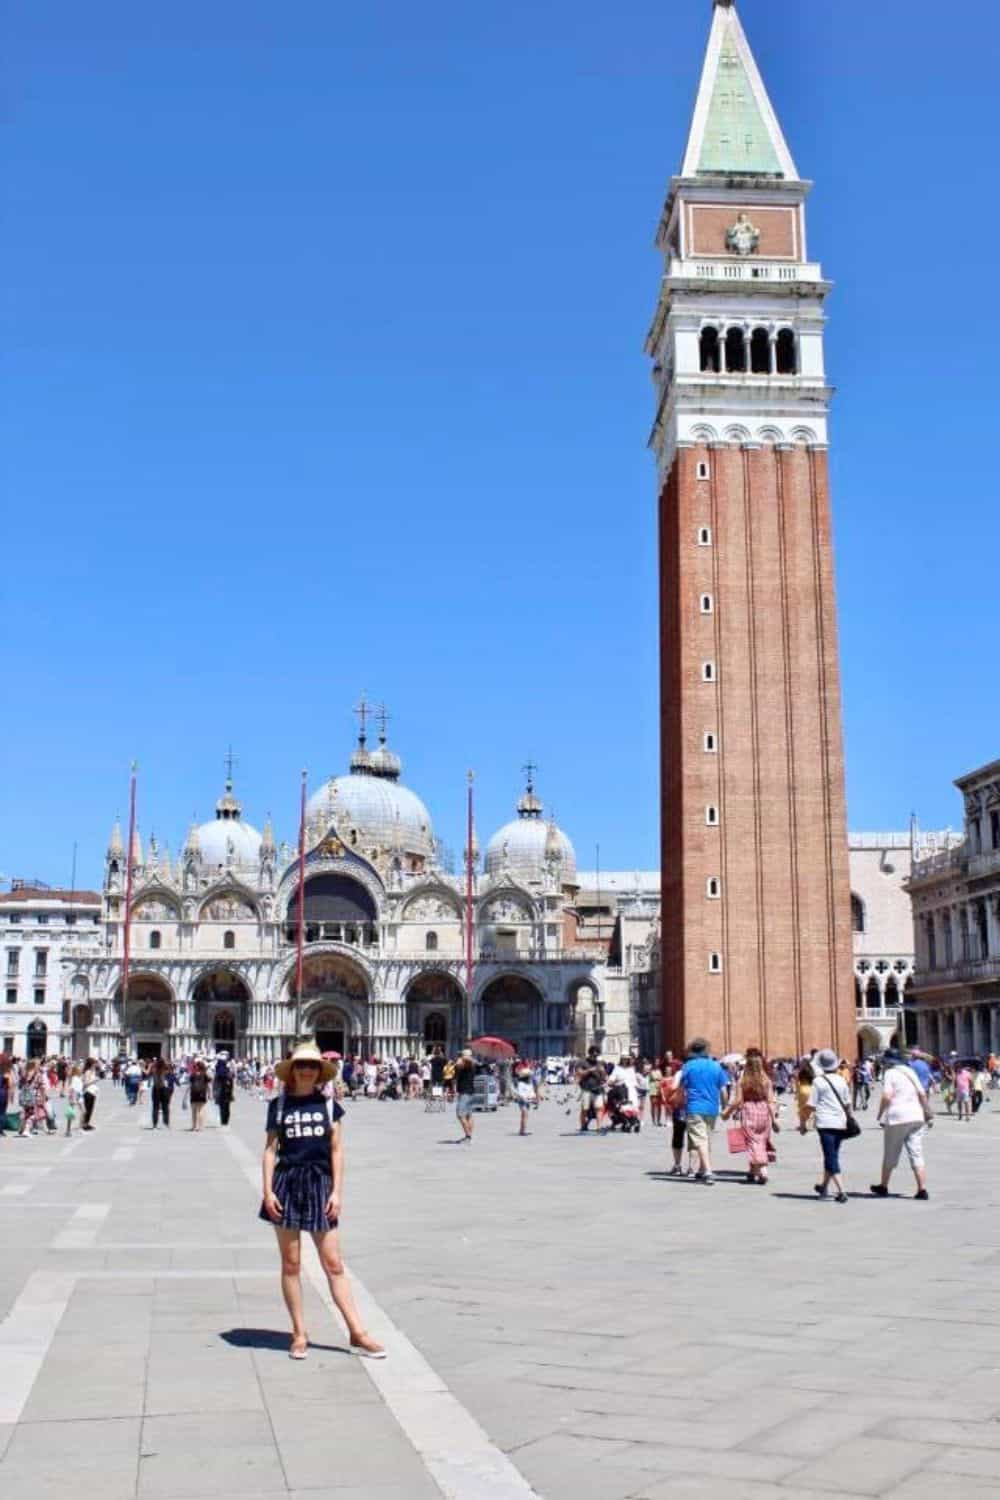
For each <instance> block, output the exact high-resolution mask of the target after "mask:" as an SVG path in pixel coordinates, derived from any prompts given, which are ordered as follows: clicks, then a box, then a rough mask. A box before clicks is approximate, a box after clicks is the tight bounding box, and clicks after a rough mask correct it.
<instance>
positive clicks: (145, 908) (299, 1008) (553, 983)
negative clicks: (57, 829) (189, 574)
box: [63, 732, 630, 1060]
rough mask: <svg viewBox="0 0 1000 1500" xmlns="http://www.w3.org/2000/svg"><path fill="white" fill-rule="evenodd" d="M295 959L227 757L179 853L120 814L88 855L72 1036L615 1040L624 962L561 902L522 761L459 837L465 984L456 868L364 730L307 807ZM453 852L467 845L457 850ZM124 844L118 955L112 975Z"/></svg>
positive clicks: (389, 1046)
mask: <svg viewBox="0 0 1000 1500" xmlns="http://www.w3.org/2000/svg"><path fill="white" fill-rule="evenodd" d="M304 842H305V878H304V883H303V887H302V889H303V892H304V897H303V901H304V910H303V912H302V914H301V919H302V925H303V929H304V931H303V937H304V962H303V973H302V985H301V993H299V989H298V984H297V950H298V936H299V925H300V912H299V899H300V895H299V887H300V871H299V851H298V849H296V848H293V847H292V846H290V845H288V844H280V845H279V844H277V843H276V841H275V837H274V833H273V830H272V827H271V823H270V820H268V821H267V822H266V823H265V826H264V828H263V830H262V831H258V830H257V829H256V828H255V827H253V826H252V825H251V824H250V823H249V822H247V821H246V820H245V819H244V816H243V808H242V805H241V803H240V801H239V799H238V798H237V796H236V795H235V792H234V787H233V781H232V776H231V772H230V775H229V777H228V778H227V781H226V785H225V788H224V791H223V794H222V796H221V797H220V798H219V801H218V803H217V804H216V811H215V817H214V819H212V820H211V821H210V822H208V823H203V824H201V825H193V826H192V827H191V829H190V830H189V832H188V834H187V837H186V839H185V841H184V845H183V849H182V851H181V853H180V856H179V857H178V858H171V857H170V855H169V854H168V853H167V852H166V851H165V850H162V849H161V848H159V847H158V846H157V843H156V841H155V839H152V838H150V839H149V840H148V842H147V843H146V844H145V846H144V845H143V841H142V839H141V837H140V836H139V834H138V832H137V833H136V835H135V837H134V840H133V844H132V848H131V850H130V851H129V853H130V856H131V858H130V859H129V858H128V857H127V854H126V849H125V844H124V842H123V839H122V835H121V830H120V828H119V827H118V825H116V826H115V829H114V831H113V833H112V836H111V840H110V843H109V846H108V850H107V854H106V857H105V878H104V884H103V890H102V893H101V900H102V922H101V925H102V928H103V941H102V943H101V945H100V948H99V950H98V951H93V950H91V951H88V952H83V951H79V952H72V951H71V952H70V953H69V954H68V955H67V957H66V958H65V959H64V962H63V984H64V994H65V996H66V1009H67V1011H68V1012H69V1015H70V1017H71V1020H72V1025H73V1028H74V1036H81V1037H85V1038H86V1041H87V1046H88V1050H89V1051H91V1052H93V1053H94V1054H95V1055H100V1056H103V1057H112V1056H115V1055H117V1054H119V1053H122V1052H124V1053H129V1054H137V1055H139V1056H158V1055H163V1056H179V1055H183V1054H189V1053H194V1052H203V1051H212V1050H215V1049H217V1048H223V1047H224V1048H226V1049H228V1050H230V1051H232V1052H234V1053H235V1054H237V1055H240V1056H252V1057H257V1058H261V1059H268V1060H270V1059H275V1058H279V1057H281V1056H282V1055H283V1054H284V1053H285V1052H286V1051H287V1050H288V1048H289V1047H290V1046H291V1044H292V1043H293V1041H294V1040H295V1039H296V1038H298V1037H302V1036H308V1037H315V1039H316V1040H317V1042H318V1043H319V1045H320V1046H321V1047H322V1048H323V1049H324V1050H335V1051H338V1052H347V1051H350V1052H364V1053H375V1054H389V1055H406V1054H409V1053H412V1052H415V1051H418V1050H419V1051H423V1050H425V1049H426V1048H427V1047H428V1046H430V1045H432V1044H436V1043H439V1042H440V1043H441V1044H443V1045H444V1046H445V1047H446V1048H447V1049H448V1050H449V1051H452V1052H453V1051H455V1050H456V1049H457V1048H458V1047H459V1046H461V1045H462V1044H463V1042H464V1041H465V1039H466V1038H467V1037H468V1036H470V1035H479V1034H484V1033H485V1034H492V1035H500V1036H503V1037H506V1038H508V1039H509V1040H511V1041H512V1042H513V1043H514V1044H515V1045H516V1046H517V1047H518V1048H519V1049H520V1050H522V1051H523V1052H524V1053H526V1054H530V1055H532V1056H547V1055H562V1054H565V1053H570V1052H578V1051H579V1050H580V1049H581V1048H582V1047H585V1046H587V1045H588V1044H589V1043H590V1042H591V1041H597V1042H598V1043H599V1044H603V1043H604V1042H605V1040H606V1039H607V1038H608V1035H609V1032H610V1033H612V1034H620V1035H621V1037H622V1040H623V1041H624V1040H626V1039H627V1037H628V1034H629V1030H630V1024H629V1018H628V981H627V979H625V978H624V977H623V975H622V974H621V971H620V968H619V967H617V966H615V965H612V964H609V963H608V961H607V944H606V943H605V944H604V945H601V944H599V943H598V944H595V943H593V942H592V941H590V940H589V939H588V938H587V936H586V932H585V927H584V926H583V924H581V923H580V921H579V920H578V913H577V911H576V909H575V906H574V901H575V898H576V896H577V893H578V890H579V883H578V876H577V869H576V856H575V852H574V849H573V845H572V844H571V842H570V840H569V839H568V838H567V836H566V834H565V833H563V832H562V830H561V829H560V828H558V827H557V826H556V824H555V822H554V821H553V820H552V819H551V818H548V819H547V818H546V817H545V815H544V810H543V806H542V803H541V801H540V800H539V798H538V796H537V795H536V792H535V786H534V782H533V778H532V776H531V774H530V773H529V776H528V782H527V786H526V788H525V791H524V793H523V795H522V797H521V798H520V801H519V802H518V803H517V808H516V816H515V817H514V818H513V819H512V821H511V822H509V823H507V824H505V825H504V827H502V828H500V829H499V830H497V832H496V833H495V834H494V835H493V837H492V838H491V839H490V841H489V843H488V845H487V847H486V850H485V856H484V857H483V858H482V860H480V856H479V850H478V848H477V847H476V844H475V842H474V843H473V848H472V862H473V871H472V913H473V922H472V933H473V965H472V970H471V974H472V984H471V989H470V987H469V969H468V966H467V957H466V876H465V872H463V874H462V875H461V876H459V877H456V876H455V875H454V874H452V873H449V871H448V870H447V869H446V868H445V866H444V862H443V861H442V859H441V858H440V857H439V852H438V850H439V846H438V844H437V841H436V840H435V837H434V831H433V826H432V823H431V817H430V814H429V812H428V810H427V808H426V806H425V805H424V803H423V802H422V801H421V799H420V798H419V797H418V796H417V795H416V794H415V793H414V792H413V791H411V790H410V789H409V788H408V787H407V786H406V785H405V784H404V783H403V780H402V767H401V764H400V761H399V758H398V757H397V756H396V755H395V754H394V753H393V751H391V750H390V749H389V747H388V745H387V744H386V742H385V735H384V733H383V735H382V737H381V738H380V741H379V743H378V746H377V748H375V749H370V748H369V747H368V745H367V743H366V737H365V734H364V732H362V734H361V736H360V737H359V742H358V745H357V747H356V749H355V751H354V753H353V755H352V757H351V760H350V766H349V769H348V772H347V774H345V775H338V776H333V777H331V778H330V779H329V780H328V781H327V782H325V784H324V785H323V786H322V787H321V788H320V789H319V790H318V791H317V792H316V793H315V794H314V795H313V796H312V797H311V799H310V800H309V802H308V804H307V807H306V817H305V840H304ZM466 857H467V858H468V855H467V856H466ZM130 863H131V921H130V924H129V938H130V961H129V980H128V986H127V994H125V993H123V989H124V987H123V975H124V944H125V925H126V924H125V914H126V893H127V888H128V873H129V871H128V867H129V864H130Z"/></svg>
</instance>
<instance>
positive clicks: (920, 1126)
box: [882, 1120, 927, 1172]
mask: <svg viewBox="0 0 1000 1500" xmlns="http://www.w3.org/2000/svg"><path fill="white" fill-rule="evenodd" d="M926 1134H927V1126H926V1124H925V1123H924V1122H923V1121H922V1120H910V1121H908V1122H907V1123H906V1124H904V1125H887V1126H886V1127H885V1132H884V1135H883V1138H882V1151H883V1156H882V1167H883V1170H884V1171H886V1172H891V1171H892V1170H893V1168H894V1167H897V1166H898V1165H899V1158H900V1156H901V1155H902V1154H903V1149H904V1147H905V1149H906V1155H907V1157H908V1158H909V1162H910V1166H911V1167H922V1166H923V1164H924V1136H925V1135H926Z"/></svg>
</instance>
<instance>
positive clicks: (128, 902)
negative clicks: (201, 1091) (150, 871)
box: [121, 761, 138, 1036]
mask: <svg viewBox="0 0 1000 1500" xmlns="http://www.w3.org/2000/svg"><path fill="white" fill-rule="evenodd" d="M137 770H138V765H137V763H136V762H135V761H133V762H132V766H131V777H130V780H129V792H128V846H127V850H126V855H125V941H124V949H123V954H122V1028H121V1029H122V1035H123V1036H124V1035H125V1033H126V1030H127V1027H128V977H129V958H130V955H131V947H132V845H133V844H134V842H135V781H136V771H137Z"/></svg>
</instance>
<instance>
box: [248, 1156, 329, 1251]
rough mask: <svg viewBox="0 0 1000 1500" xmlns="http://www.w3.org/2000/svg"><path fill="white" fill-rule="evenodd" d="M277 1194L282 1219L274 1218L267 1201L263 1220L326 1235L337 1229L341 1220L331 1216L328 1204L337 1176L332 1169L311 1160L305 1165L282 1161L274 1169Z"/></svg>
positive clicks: (279, 1226) (262, 1205) (262, 1212)
mask: <svg viewBox="0 0 1000 1500" xmlns="http://www.w3.org/2000/svg"><path fill="white" fill-rule="evenodd" d="M272 1186H273V1190H274V1196H275V1197H276V1198H277V1200H278V1202H279V1203H280V1204H281V1207H282V1214H281V1222H280V1223H277V1221H276V1220H274V1219H272V1218H271V1216H270V1214H269V1213H268V1211H267V1209H266V1208H265V1207H264V1204H263V1202H261V1205H260V1213H259V1214H258V1215H257V1217H258V1218H259V1219H263V1220H264V1222H265V1223H267V1224H274V1226H275V1228H276V1229H304V1230H305V1231H306V1232H307V1233H308V1234H324V1233H325V1232H326V1230H328V1229H336V1227H337V1220H336V1219H328V1218H327V1214H326V1204H327V1200H328V1198H329V1196H330V1194H331V1193H332V1192H333V1177H332V1175H331V1172H330V1169H329V1167H328V1166H326V1165H325V1164H324V1163H321V1162H307V1163H305V1164H304V1165H302V1166H294V1167H293V1166H282V1164H281V1162H280V1161H279V1162H278V1164H277V1166H276V1167H275V1169H274V1180H273V1184H272Z"/></svg>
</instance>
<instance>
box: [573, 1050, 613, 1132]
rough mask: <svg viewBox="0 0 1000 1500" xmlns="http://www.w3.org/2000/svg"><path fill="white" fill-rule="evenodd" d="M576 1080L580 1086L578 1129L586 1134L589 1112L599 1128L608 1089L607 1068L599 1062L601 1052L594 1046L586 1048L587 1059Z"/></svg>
mask: <svg viewBox="0 0 1000 1500" xmlns="http://www.w3.org/2000/svg"><path fill="white" fill-rule="evenodd" d="M576 1081H577V1083H578V1084H579V1086H580V1130H581V1132H582V1134H584V1135H586V1133H587V1131H588V1129H589V1128H590V1116H591V1113H593V1116H594V1120H595V1121H596V1124H597V1128H598V1130H600V1128H601V1115H602V1113H603V1111H604V1096H605V1094H606V1093H607V1091H608V1073H607V1069H606V1068H605V1066H604V1064H603V1063H602V1062H601V1054H600V1052H599V1051H598V1049H597V1048H596V1047H590V1048H589V1049H588V1051H587V1061H586V1062H585V1063H582V1064H581V1066H580V1070H579V1072H578V1073H577V1080H576Z"/></svg>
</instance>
